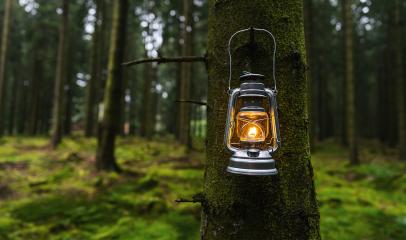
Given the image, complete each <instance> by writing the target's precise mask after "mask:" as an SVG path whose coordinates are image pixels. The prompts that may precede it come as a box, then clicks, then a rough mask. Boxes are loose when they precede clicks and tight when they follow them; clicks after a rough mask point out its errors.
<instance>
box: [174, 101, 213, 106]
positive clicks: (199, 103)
mask: <svg viewBox="0 0 406 240" xmlns="http://www.w3.org/2000/svg"><path fill="white" fill-rule="evenodd" d="M175 102H178V103H191V104H197V105H202V106H207V103H206V102H201V101H194V100H176V101H175Z"/></svg>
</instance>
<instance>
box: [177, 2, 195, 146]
mask: <svg viewBox="0 0 406 240" xmlns="http://www.w3.org/2000/svg"><path fill="white" fill-rule="evenodd" d="M192 4H193V1H190V0H183V13H182V15H183V16H184V17H185V21H184V23H183V28H182V39H183V45H182V55H183V56H190V55H192V44H193V43H192V39H193V38H192V30H193V29H192V21H193V19H192ZM191 75H192V64H191V63H182V64H181V75H180V85H179V90H180V94H179V97H180V99H181V100H189V99H190V82H191ZM179 107H180V109H179V124H178V131H179V133H178V136H179V141H180V142H181V143H182V144H186V145H188V146H189V145H190V142H189V141H190V136H189V130H190V129H189V128H190V105H189V104H184V103H183V104H182V103H181V104H179Z"/></svg>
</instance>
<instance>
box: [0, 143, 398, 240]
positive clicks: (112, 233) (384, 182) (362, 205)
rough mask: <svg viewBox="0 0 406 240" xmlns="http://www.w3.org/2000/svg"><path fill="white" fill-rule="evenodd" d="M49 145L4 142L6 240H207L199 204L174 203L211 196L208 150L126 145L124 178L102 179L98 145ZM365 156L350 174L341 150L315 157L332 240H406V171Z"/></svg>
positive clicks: (2, 230)
mask: <svg viewBox="0 0 406 240" xmlns="http://www.w3.org/2000/svg"><path fill="white" fill-rule="evenodd" d="M47 144H48V139H46V138H26V137H24V138H3V139H2V140H1V142H0V239H24V240H25V239H135V240H137V239H154V240H155V239H158V240H166V239H168V240H176V239H180V240H184V239H185V240H188V239H193V240H194V239H199V217H200V208H199V205H198V204H194V203H182V204H177V203H175V199H178V198H180V197H182V198H191V197H192V196H193V195H194V194H196V193H199V192H201V191H202V183H203V181H202V180H203V164H204V154H203V153H202V152H199V151H191V152H189V153H186V151H185V148H184V147H182V146H181V145H178V144H176V143H175V142H174V141H173V140H171V139H167V140H165V139H164V140H163V139H159V141H153V140H152V141H145V140H142V139H139V138H123V139H120V140H119V141H118V143H117V146H118V149H117V152H116V155H117V159H118V162H119V165H120V166H121V167H122V169H123V172H122V173H120V174H116V173H97V172H96V171H95V169H94V156H93V153H94V151H95V146H96V142H95V140H94V139H90V140H89V139H84V138H81V137H72V138H67V139H65V140H64V141H63V143H62V145H61V146H60V147H59V148H58V150H55V151H52V150H50V149H49V148H48V147H47ZM374 149H380V150H379V151H377V150H374ZM361 156H362V159H363V161H364V164H362V165H360V166H357V167H351V166H349V165H348V164H347V160H346V151H345V149H343V148H340V147H338V146H337V145H336V144H333V143H323V144H320V145H319V146H317V148H316V151H315V154H313V165H314V169H315V180H316V186H317V194H318V199H319V204H320V210H321V232H322V236H323V238H324V239H328V240H335V239H337V240H345V239H357V240H358V239H376V240H385V239H406V176H405V173H406V165H405V164H402V163H399V162H397V161H396V157H395V154H394V153H393V152H392V151H391V150H388V149H387V150H385V152H383V150H382V148H380V147H378V146H374V145H373V144H369V145H368V146H365V147H364V148H363V149H362V152H361Z"/></svg>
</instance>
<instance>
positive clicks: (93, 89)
mask: <svg viewBox="0 0 406 240" xmlns="http://www.w3.org/2000/svg"><path fill="white" fill-rule="evenodd" d="M95 3H96V22H95V30H94V33H93V39H92V55H91V59H90V68H91V69H90V80H89V83H88V85H87V88H86V102H85V104H86V105H85V136H86V137H90V136H93V135H94V133H95V129H96V128H95V122H96V121H97V115H96V114H97V113H96V110H97V104H98V101H97V95H98V94H97V90H98V88H97V87H98V86H99V85H100V84H99V83H100V78H101V71H100V65H101V56H100V53H101V51H102V45H101V41H100V40H101V38H103V35H102V33H103V31H102V26H101V25H102V24H103V19H102V12H103V4H104V3H103V1H101V0H97V1H96V2H95Z"/></svg>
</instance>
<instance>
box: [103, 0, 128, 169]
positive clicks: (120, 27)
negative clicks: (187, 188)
mask: <svg viewBox="0 0 406 240" xmlns="http://www.w3.org/2000/svg"><path fill="white" fill-rule="evenodd" d="M127 10H128V0H121V1H114V3H113V24H112V32H111V40H110V53H109V64H108V66H109V67H108V69H109V75H108V79H107V83H106V87H105V93H104V103H103V105H104V113H103V120H102V122H101V125H100V133H99V134H100V135H99V137H98V145H97V155H96V167H97V169H99V170H119V168H118V165H117V163H116V160H115V157H114V148H115V139H116V134H117V131H118V127H119V126H118V125H119V122H120V119H119V114H120V111H121V104H122V101H121V98H123V92H122V73H123V69H122V67H121V63H122V62H123V58H124V49H125V36H126V25H127Z"/></svg>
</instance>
